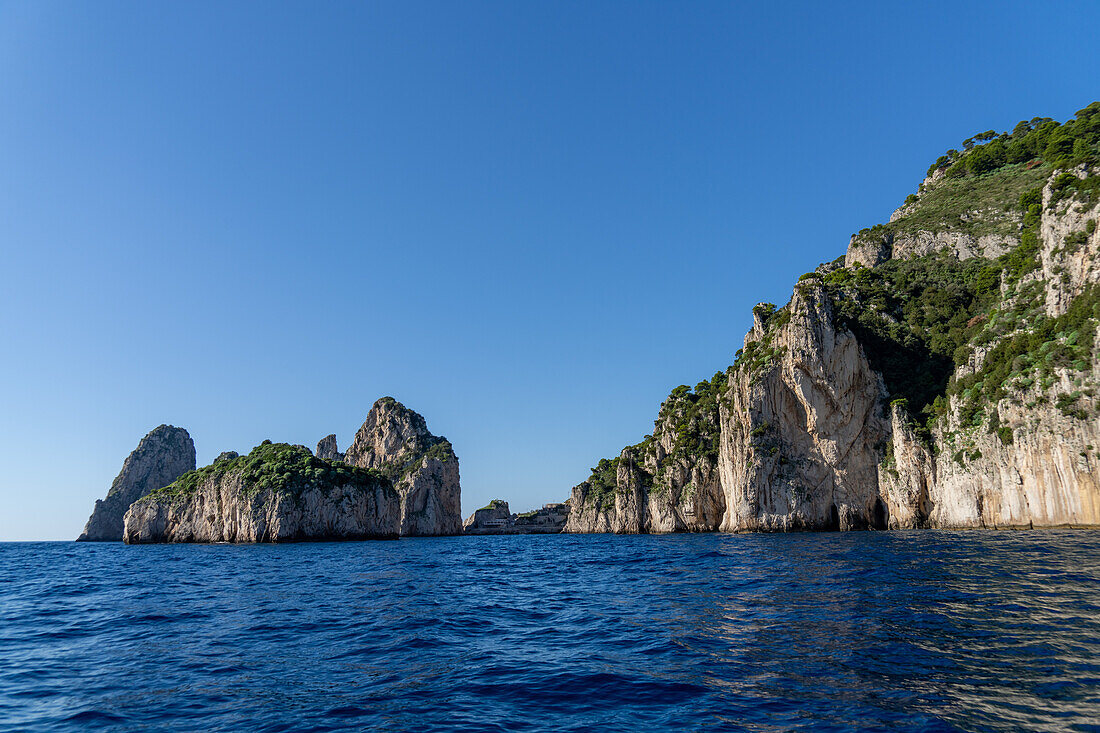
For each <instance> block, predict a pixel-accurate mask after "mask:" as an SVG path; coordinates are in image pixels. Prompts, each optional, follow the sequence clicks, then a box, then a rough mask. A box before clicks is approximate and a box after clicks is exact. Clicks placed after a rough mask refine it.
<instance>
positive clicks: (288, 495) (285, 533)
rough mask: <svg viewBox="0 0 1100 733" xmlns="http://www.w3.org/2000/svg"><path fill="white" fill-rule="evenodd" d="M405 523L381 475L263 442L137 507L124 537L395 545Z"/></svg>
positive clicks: (129, 514)
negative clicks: (367, 541)
mask: <svg viewBox="0 0 1100 733" xmlns="http://www.w3.org/2000/svg"><path fill="white" fill-rule="evenodd" d="M400 524H401V500H400V497H399V496H398V494H397V492H396V491H395V490H394V488H393V485H392V484H391V482H390V481H389V479H387V478H386V477H385V476H384V475H382V473H381V472H379V471H375V470H366V469H361V468H356V467H354V466H348V465H345V464H333V463H329V462H327V461H323V460H321V459H319V458H316V457H314V456H313V455H312V454H311V453H310V452H309V451H308V450H307V449H305V448H302V447H300V446H294V445H287V444H285V443H271V442H270V441H265V442H264V443H263V444H262V445H259V446H257V447H256V448H255V449H253V450H252V452H251V453H249V454H248V455H247V456H238V457H235V458H226V459H221V460H218V461H215V462H214V463H213V464H211V465H210V466H207V467H205V468H203V469H201V470H198V471H192V472H190V473H186V474H184V475H183V476H181V477H180V478H179V479H177V480H176V481H175V482H173V483H171V484H169V485H168V486H166V487H164V488H162V489H159V490H157V491H153V492H152V493H149V494H147V495H145V496H144V497H142V498H141V499H139V500H138V501H136V502H134V504H133V505H132V506H131V507H130V509H129V511H128V512H127V513H126V517H125V527H124V533H123V534H124V539H125V541H126V542H127V543H130V544H143V543H153V542H300V541H309V540H363V539H395V538H396V537H397V536H398V532H399V529H400Z"/></svg>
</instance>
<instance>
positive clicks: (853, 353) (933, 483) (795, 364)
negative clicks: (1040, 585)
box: [566, 104, 1100, 533]
mask: <svg viewBox="0 0 1100 733" xmlns="http://www.w3.org/2000/svg"><path fill="white" fill-rule="evenodd" d="M1074 125H1076V126H1074ZM1058 128H1059V125H1058V124H1057V123H1054V122H1052V121H1049V120H1046V121H1043V120H1039V121H1037V122H1036V121H1033V122H1032V123H1021V124H1020V125H1018V126H1017V130H1016V131H1014V132H1013V133H1012V134H1011V135H1009V134H1008V133H1005V134H1003V135H1001V136H999V137H997V136H991V135H992V134H989V135H985V134H984V133H983V135H984V136H985V139H986V140H992V142H989V143H988V146H980V147H977V148H973V149H970V148H968V152H966V153H957V152H956V151H951V152H950V153H949V155H948V156H944V157H943V158H941V160H940V161H937V164H936V165H935V166H933V170H931V171H930V173H929V177H928V178H926V179H925V181H924V182H923V183H922V184H921V186H920V188H919V190H918V193H917V194H914V195H913V196H910V197H909V199H907V201H906V203H905V204H904V205H903V206H902V207H901V208H899V209H898V210H897V211H896V212H895V213H894V215H893V216H892V217H891V218H890V222H889V223H888V224H885V225H879V226H876V227H872V228H870V229H867V230H864V231H863V232H860V233H859V234H857V235H854V236H853V238H852V241H851V242H850V243H849V248H848V252H847V254H846V255H845V256H844V257H843V258H840V259H838V260H837V261H835V262H833V263H830V264H828V265H822V266H820V267H818V268H817V270H816V271H814V272H810V273H807V274H806V275H803V277H802V278H801V279H800V281H799V283H798V284H797V285H796V287H795V289H794V293H793V295H792V297H791V300H790V301H789V302H788V303H787V304H786V305H785V306H783V307H781V308H776V307H775V306H773V305H771V304H760V305H758V306H757V307H756V309H755V310H754V323H753V327H752V329H751V330H750V331H749V333H748V335H747V336H746V337H745V341H744V347H743V349H742V350H741V351H739V352H738V355H737V359H736V361H735V363H734V365H733V366H731V367H730V368H729V369H728V370H727V371H726V372H725V373H724V374H717V375H715V378H714V379H712V380H711V381H710V382H703V383H700V384H699V385H697V386H696V388H695V389H694V391H692V390H690V389H689V388H687V387H686V386H685V387H679V388H677V389H676V390H674V391H673V393H672V394H671V395H670V397H669V398H668V400H666V401H665V403H664V404H663V405H662V407H661V412H660V415H659V416H658V419H657V421H656V423H655V429H654V433H653V435H652V436H646V438H645V439H644V440H643V441H642V442H641V443H639V444H637V445H634V446H629V447H627V448H626V449H624V450H623V451H622V453H621V454H620V456H619V457H618V458H615V459H612V460H603V461H601V462H600V463H599V464H598V465H597V466H596V467H595V468H594V469H592V475H591V476H590V477H589V479H588V480H586V481H584V482H583V483H581V484H579V485H577V486H576V487H574V488H573V491H572V504H573V510H572V513H571V515H570V518H569V521H568V524H567V526H566V531H571V532H620V533H622V532H671V531H700V530H703V531H705V530H714V529H721V530H726V531H743V530H745V531H784V530H796V529H818V530H821V529H838V530H845V529H861V528H875V529H886V528H907V527H1005V526H1024V527H1027V526H1052V525H1063V524H1070V525H1083V524H1089V525H1096V524H1100V473H1098V470H1100V451H1098V449H1100V341H1098V338H1100V334H1098V329H1100V233H1098V232H1097V228H1098V227H1097V222H1098V221H1100V104H1094V105H1092V106H1090V107H1089V108H1087V109H1086V110H1082V112H1079V113H1078V119H1077V120H1076V122H1073V121H1071V122H1070V123H1067V124H1066V125H1064V126H1062V128H1061V129H1062V131H1063V132H1059V131H1058ZM1067 130H1068V131H1069V132H1068V133H1065V135H1069V136H1075V137H1076V141H1075V140H1071V141H1070V143H1069V144H1065V143H1064V142H1059V139H1060V138H1058V135H1060V134H1063V133H1064V132H1065V131H1067ZM1037 138H1038V142H1036V139H1037ZM1048 140H1052V141H1053V142H1047V141H1048ZM1029 146H1030V147H1029ZM1036 146H1037V147H1036ZM1044 146H1045V147H1044ZM1070 148H1072V150H1073V156H1074V160H1083V161H1084V162H1079V163H1074V164H1067V163H1066V160H1067V159H1068V158H1067V156H1069V155H1070V154H1069V153H1068V152H1066V151H1068V150H1069V149H1070ZM1033 150H1038V151H1040V152H1039V153H1034V152H1029V151H1033ZM1006 151H1007V152H1006ZM1052 151H1054V152H1052ZM1029 156H1031V157H1032V158H1034V159H1031V160H1029ZM1044 156H1045V158H1044ZM1057 156H1061V157H1057ZM1041 158H1042V159H1041ZM1014 160H1016V161H1020V162H1014ZM1025 163H1026V164H1025Z"/></svg>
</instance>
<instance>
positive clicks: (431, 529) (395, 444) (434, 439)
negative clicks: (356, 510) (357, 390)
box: [344, 397, 462, 537]
mask: <svg viewBox="0 0 1100 733" xmlns="http://www.w3.org/2000/svg"><path fill="white" fill-rule="evenodd" d="M344 460H345V461H346V462H347V463H349V464H351V465H353V466H359V467H362V468H374V469H378V470H380V471H382V472H383V473H384V474H385V475H386V476H388V477H389V478H390V479H391V480H392V481H393V485H394V488H396V489H397V491H398V493H399V494H400V495H401V534H402V535H404V536H410V537H415V536H429V535H454V534H460V533H461V532H462V516H461V486H460V483H459V472H458V457H457V456H456V455H455V452H454V449H453V448H452V447H451V444H450V442H449V441H448V440H447V439H446V438H444V437H441V436H435V435H432V434H431V432H430V431H429V430H428V426H427V423H426V422H425V421H424V418H423V417H422V416H421V415H419V414H418V413H416V412H414V411H412V410H410V409H408V408H407V407H405V406H404V405H402V404H401V403H400V402H398V401H397V400H395V399H393V398H392V397H383V398H382V399H380V400H378V401H377V402H375V403H374V405H373V406H372V407H371V409H370V412H369V413H368V414H367V419H366V420H365V421H364V422H363V425H362V427H360V428H359V432H358V433H356V435H355V440H354V441H352V444H351V446H350V447H349V448H348V450H347V453H346V454H345V456H344Z"/></svg>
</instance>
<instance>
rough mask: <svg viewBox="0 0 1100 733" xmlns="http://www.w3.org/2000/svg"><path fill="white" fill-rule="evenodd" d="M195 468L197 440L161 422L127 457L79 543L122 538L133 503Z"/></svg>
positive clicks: (93, 511) (85, 528)
mask: <svg viewBox="0 0 1100 733" xmlns="http://www.w3.org/2000/svg"><path fill="white" fill-rule="evenodd" d="M194 469H195V443H194V441H192V440H191V436H190V435H188V433H187V431H186V430H184V429H183V428H177V427H174V426H172V425H160V426H159V427H156V428H154V429H153V430H152V431H150V432H149V434H148V435H146V436H145V437H144V438H142V439H141V442H140V443H138V447H137V448H135V449H134V451H133V452H132V453H131V454H130V455H129V456H128V457H127V458H126V460H125V462H124V463H123V464H122V470H121V471H120V472H119V474H118V476H117V477H115V480H114V481H113V482H112V483H111V488H110V490H109V491H108V492H107V496H106V497H105V498H103V499H99V500H97V501H96V503H95V508H94V509H93V510H92V515H91V516H90V517H89V518H88V523H87V524H86V525H85V526H84V531H83V532H81V534H80V536H79V537H77V541H78V542H120V541H122V530H123V517H124V516H125V514H126V510H128V509H129V508H130V505H131V504H133V503H134V502H135V501H137V500H138V499H140V498H141V497H143V496H145V495H146V494H148V493H149V492H150V491H154V490H156V489H159V488H162V487H164V486H167V485H168V484H170V483H172V482H173V481H175V480H176V479H177V478H179V477H180V476H181V475H183V474H184V473H186V472H187V471H193V470H194Z"/></svg>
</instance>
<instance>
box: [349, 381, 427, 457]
mask: <svg viewBox="0 0 1100 733" xmlns="http://www.w3.org/2000/svg"><path fill="white" fill-rule="evenodd" d="M441 440H444V439H443V438H437V437H436V436H434V435H432V434H431V432H429V430H428V424H427V423H426V422H425V421H424V418H423V416H421V415H420V414H419V413H417V412H415V411H413V410H410V409H409V408H407V407H405V406H404V405H403V404H401V403H400V402H398V401H397V400H395V399H394V398H393V397H383V398H381V399H379V400H378V401H377V402H375V403H374V405H373V406H372V407H371V408H370V412H368V413H367V419H366V420H365V421H364V422H363V425H362V427H360V428H359V432H358V433H356V435H355V440H353V441H352V444H351V447H349V448H348V450H347V454H346V456H345V460H346V461H347V462H348V463H352V464H354V465H357V466H362V467H364V468H382V467H384V466H388V465H392V464H395V463H399V462H404V461H406V460H408V459H410V458H412V457H413V456H416V455H419V454H421V453H424V452H425V451H427V450H428V449H429V448H431V447H432V446H433V445H435V444H436V443H438V442H440V441H441Z"/></svg>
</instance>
